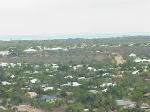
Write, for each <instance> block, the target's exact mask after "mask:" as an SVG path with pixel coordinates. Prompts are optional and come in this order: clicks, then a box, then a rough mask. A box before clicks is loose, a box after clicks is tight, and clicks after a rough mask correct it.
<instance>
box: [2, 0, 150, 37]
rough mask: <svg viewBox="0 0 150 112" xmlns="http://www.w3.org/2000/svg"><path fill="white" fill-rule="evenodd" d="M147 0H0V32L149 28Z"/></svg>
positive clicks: (92, 31)
mask: <svg viewBox="0 0 150 112" xmlns="http://www.w3.org/2000/svg"><path fill="white" fill-rule="evenodd" d="M149 6H150V0H0V35H45V34H68V33H73V34H74V33H102V32H107V33H109V32H149V29H150V22H149V20H150V15H149V14H148V12H149V10H150V7H149Z"/></svg>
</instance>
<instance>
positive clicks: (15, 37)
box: [0, 33, 150, 41]
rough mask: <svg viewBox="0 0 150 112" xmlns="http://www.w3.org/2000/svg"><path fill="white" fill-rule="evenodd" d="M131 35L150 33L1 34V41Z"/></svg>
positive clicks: (146, 34)
mask: <svg viewBox="0 0 150 112" xmlns="http://www.w3.org/2000/svg"><path fill="white" fill-rule="evenodd" d="M130 36H144V37H145V36H150V33H91V34H64V35H63V34H62V35H60V34H56V35H55V34H50V35H0V41H11V40H55V39H99V38H116V37H130Z"/></svg>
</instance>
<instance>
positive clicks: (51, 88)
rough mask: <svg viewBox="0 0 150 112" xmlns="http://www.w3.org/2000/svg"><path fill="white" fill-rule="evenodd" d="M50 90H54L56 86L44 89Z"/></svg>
mask: <svg viewBox="0 0 150 112" xmlns="http://www.w3.org/2000/svg"><path fill="white" fill-rule="evenodd" d="M48 90H54V87H45V88H44V91H48Z"/></svg>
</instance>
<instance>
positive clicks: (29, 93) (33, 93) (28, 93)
mask: <svg viewBox="0 0 150 112" xmlns="http://www.w3.org/2000/svg"><path fill="white" fill-rule="evenodd" d="M26 95H27V96H28V97H30V98H35V97H37V95H38V94H37V93H36V92H27V94H26Z"/></svg>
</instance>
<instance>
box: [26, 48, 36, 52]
mask: <svg viewBox="0 0 150 112" xmlns="http://www.w3.org/2000/svg"><path fill="white" fill-rule="evenodd" d="M24 52H26V53H34V52H37V50H35V49H33V48H29V49H26V50H24Z"/></svg>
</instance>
